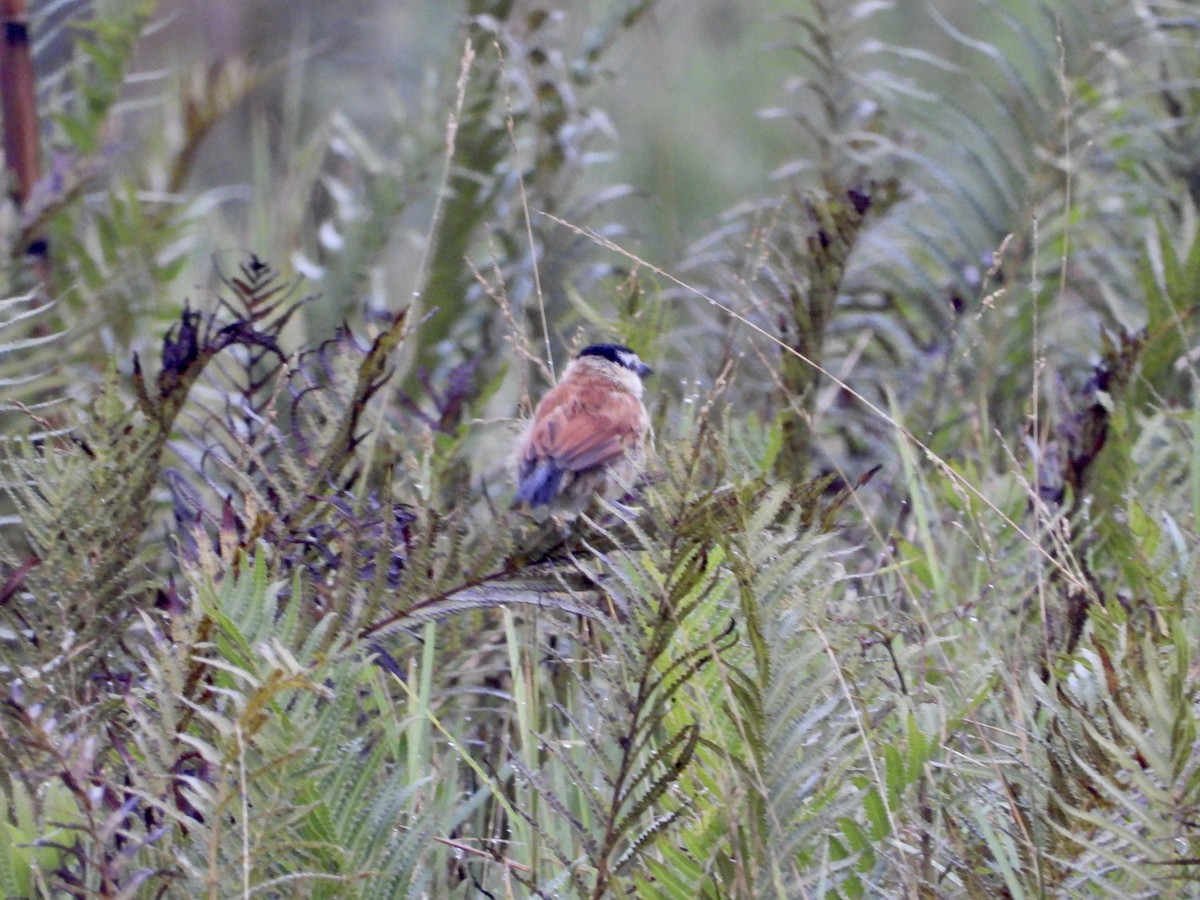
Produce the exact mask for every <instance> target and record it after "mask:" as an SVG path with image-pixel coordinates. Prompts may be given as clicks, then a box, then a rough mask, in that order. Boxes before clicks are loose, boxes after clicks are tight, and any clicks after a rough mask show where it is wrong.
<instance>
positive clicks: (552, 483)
mask: <svg viewBox="0 0 1200 900" xmlns="http://www.w3.org/2000/svg"><path fill="white" fill-rule="evenodd" d="M650 371H651V370H650V367H649V366H647V365H646V364H645V363H643V362H642V361H641V360H640V359H638V357H637V354H636V353H634V352H633V351H632V350H630V349H629V348H628V347H622V346H620V345H619V344H593V345H592V346H590V347H584V348H583V350H581V351H580V352H579V356H577V357H576V358H575V359H573V360H571V363H570V365H568V366H567V369H566V371H565V372H563V377H562V379H561V380H560V381H559V382H558V384H556V385H555V386H554V387H553V388H551V389H550V391H549V393H547V394H546V396H545V397H543V398H542V401H541V402H540V403H539V404H538V405H537V409H535V410H534V412H533V420H532V421H531V422H530V423H529V427H528V428H527V429H526V430H525V435H524V437H522V439H521V443H520V446H519V450H518V453H519V456H518V459H517V496H516V499H515V500H514V501H513V504H514V505H519V504H522V503H525V504H528V505H529V507H530V509H531V510H533V511H534V512H535V513H536V512H539V511H540V510H539V507H546V508H547V511H548V512H549V513H550V514H552V515H558V516H566V517H573V516H577V515H579V514H580V513H581V512H583V511H584V510H585V509H586V508H587V506H588V504H589V503H591V501H592V499H593V498H594V497H601V498H603V499H606V500H614V501H615V500H616V499H617V498H618V497H620V496H621V495H622V494H624V493H626V492H627V491H628V490H629V488H630V486H631V485H632V484H633V480H634V478H635V477H637V474H638V471H639V470H640V469H641V466H642V462H643V460H644V459H645V455H646V436H647V434H648V433H649V431H650V416H649V415H648V414H647V412H646V407H645V405H644V404H643V403H642V377H643V376H645V375H649V374H650Z"/></svg>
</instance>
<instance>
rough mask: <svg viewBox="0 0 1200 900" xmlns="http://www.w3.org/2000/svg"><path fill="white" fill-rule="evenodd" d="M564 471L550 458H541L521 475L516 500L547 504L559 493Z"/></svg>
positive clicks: (534, 504) (535, 504) (517, 501)
mask: <svg viewBox="0 0 1200 900" xmlns="http://www.w3.org/2000/svg"><path fill="white" fill-rule="evenodd" d="M564 471H565V470H564V469H562V468H560V467H559V466H556V465H555V464H554V463H553V462H551V461H550V460H548V459H539V460H538V461H537V463H536V464H535V465H534V467H533V468H532V469H530V470H529V471H528V472H525V473H524V474H523V475H522V476H521V483H520V485H519V486H518V487H517V496H516V500H515V501H514V502H516V503H528V504H529V505H530V506H546V505H547V504H549V503H550V501H551V500H553V499H554V498H555V497H556V496H557V495H558V488H559V485H561V484H562V477H563V472H564Z"/></svg>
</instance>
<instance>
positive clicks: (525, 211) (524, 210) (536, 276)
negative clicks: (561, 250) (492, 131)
mask: <svg viewBox="0 0 1200 900" xmlns="http://www.w3.org/2000/svg"><path fill="white" fill-rule="evenodd" d="M493 45H494V46H495V48H496V56H497V58H498V59H499V61H500V72H501V75H502V76H503V75H504V74H505V68H504V50H503V49H502V48H501V47H500V43H499V41H494V42H493ZM501 80H502V83H503V84H504V85H505V87H504V114H505V115H504V127H505V129H506V130H507V131H508V140H509V143H511V144H512V149H513V159H514V160H515V165H514V166H513V170H514V171H515V172H516V173H517V189H518V191H520V194H521V217H522V218H523V219H524V220H525V239H526V240H527V241H528V242H529V268H530V269H531V270H532V271H533V291H534V295H535V296H536V297H537V303H538V314H539V315H540V316H541V317H542V340H543V341H544V342H545V344H546V365H547V366H549V368H550V380H551V382H552V383H553V382H555V381H557V380H558V375H557V373H556V372H555V369H554V351H553V349H552V348H551V346H550V323H549V321H548V320H547V319H546V298H545V296H544V295H543V294H542V276H541V273H540V271H539V269H538V258H537V242H536V241H535V240H534V239H533V219H532V217H531V216H530V215H529V196H528V195H527V193H526V191H525V172H524V170H523V169H522V168H521V149H520V147H518V146H517V134H516V126H515V124H514V121H513V105H512V94H511V93H510V92H509V90H508V79H507V78H504V77H502V79H501Z"/></svg>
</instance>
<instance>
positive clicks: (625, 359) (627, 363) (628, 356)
mask: <svg viewBox="0 0 1200 900" xmlns="http://www.w3.org/2000/svg"><path fill="white" fill-rule="evenodd" d="M617 357H618V358H619V359H620V360H621V365H623V366H624V367H625V368H627V369H632V370H633V371H635V372H636V371H637V370H638V369H639V368H640V364H641V360H640V359H638V358H637V354H636V353H628V352H626V351H625V350H618V351H617Z"/></svg>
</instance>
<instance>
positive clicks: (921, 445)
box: [541, 212, 1091, 593]
mask: <svg viewBox="0 0 1200 900" xmlns="http://www.w3.org/2000/svg"><path fill="white" fill-rule="evenodd" d="M541 214H542V215H543V216H545V217H546V218H548V219H550V220H551V221H553V222H555V223H557V224H559V225H562V226H563V227H564V228H569V229H571V230H572V231H574V232H575V233H576V234H578V235H581V236H582V237H586V238H588V239H589V240H591V241H593V242H594V243H596V244H597V245H598V246H601V247H603V248H605V249H606V250H611V251H612V252H614V253H617V254H620V255H621V256H623V257H625V258H626V259H629V260H631V261H634V262H637V263H638V264H639V265H642V266H645V267H646V268H647V269H649V270H650V271H651V272H653V273H654V274H656V275H658V276H660V277H661V278H665V279H666V280H668V281H670V282H671V283H672V284H674V285H676V286H677V287H681V288H683V289H684V290H686V291H688V292H689V293H692V294H694V295H695V296H697V297H699V298H700V299H702V300H706V301H707V302H708V303H709V304H710V305H712V306H715V307H717V308H719V309H721V310H722V311H724V312H725V313H726V314H727V315H729V316H732V317H733V318H734V319H736V320H737V321H738V322H740V323H741V324H742V325H744V326H746V327H747V328H749V329H751V330H752V331H754V332H756V333H757V334H759V335H761V336H762V337H764V338H766V339H767V340H769V341H771V342H772V343H774V344H776V345H778V346H779V347H780V349H782V350H784V351H785V352H787V353H790V354H792V355H793V356H795V357H796V358H797V359H799V360H800V361H801V362H803V363H805V364H806V365H809V366H812V367H813V368H814V369H815V370H816V371H818V372H819V373H820V374H821V375H823V376H824V377H826V378H828V379H829V380H830V381H833V382H834V383H836V384H838V385H839V387H841V389H842V390H844V391H845V392H846V393H848V394H849V395H850V396H852V397H854V399H855V400H857V401H858V402H859V403H861V404H862V405H863V406H864V407H866V408H867V409H868V410H869V411H870V412H872V413H873V414H875V415H876V416H878V417H879V418H880V419H882V420H883V421H884V422H886V423H887V424H888V425H890V426H891V427H893V428H895V429H896V431H897V432H898V433H899V434H901V435H903V437H904V439H905V440H907V441H908V442H909V443H911V444H912V445H913V446H914V447H916V448H917V449H918V450H920V451H921V452H922V453H923V454H924V455H925V457H926V458H927V459H928V460H929V461H930V462H931V463H933V465H934V468H936V469H937V470H938V471H940V472H941V473H942V474H943V475H945V476H946V477H947V478H948V479H950V480H952V481H955V482H957V483H959V484H961V485H962V486H963V487H964V488H965V489H966V490H967V491H969V492H970V493H971V494H972V495H973V496H974V497H975V498H976V499H978V500H979V501H980V502H981V503H983V504H984V506H986V507H987V508H988V509H990V510H991V511H992V512H993V513H995V514H996V516H998V517H999V519H1000V521H1002V522H1003V523H1004V524H1005V525H1007V526H1008V527H1009V528H1011V529H1013V531H1014V532H1015V533H1016V534H1017V535H1018V536H1019V537H1020V538H1021V539H1022V540H1024V541H1025V542H1026V543H1027V544H1029V546H1030V547H1032V548H1034V549H1035V550H1036V551H1037V552H1038V553H1041V554H1042V556H1044V557H1045V558H1046V561H1047V562H1048V563H1050V565H1051V566H1053V567H1054V568H1055V569H1058V570H1060V571H1061V572H1062V574H1063V576H1064V577H1066V578H1068V579H1070V580H1071V583H1072V586H1074V587H1077V588H1078V589H1079V590H1082V591H1085V592H1088V593H1091V586H1090V585H1089V584H1087V582H1086V581H1080V580H1078V579H1077V578H1076V576H1075V573H1073V572H1071V571H1069V570H1067V569H1066V568H1065V567H1063V566H1062V564H1061V563H1060V562H1059V561H1058V560H1056V559H1055V558H1054V557H1053V556H1052V555H1050V553H1048V552H1047V551H1046V550H1045V549H1044V548H1042V547H1041V546H1040V545H1039V544H1038V542H1037V540H1036V538H1035V537H1034V536H1033V535H1031V534H1029V532H1028V531H1026V530H1025V529H1024V528H1022V527H1021V526H1020V525H1018V524H1017V523H1016V522H1015V521H1014V520H1013V519H1012V517H1011V516H1009V515H1007V514H1006V513H1005V512H1004V511H1003V510H1002V509H1000V507H998V506H997V505H996V504H995V503H994V502H992V500H991V499H989V498H988V497H987V495H985V494H984V493H983V492H982V491H981V490H980V489H979V488H977V487H976V486H975V485H973V484H971V483H970V482H969V481H967V479H966V478H964V477H963V476H962V475H959V474H958V473H957V472H955V471H954V469H953V468H952V467H951V466H950V464H949V463H948V462H947V461H946V460H945V459H943V458H942V457H941V456H939V455H938V454H937V453H935V452H934V451H933V450H932V449H931V448H930V447H929V445H927V444H926V443H925V442H924V441H922V440H921V439H920V438H918V437H917V436H916V435H915V434H913V433H912V431H910V430H909V429H908V428H907V427H906V426H904V425H902V424H901V423H899V422H897V421H896V420H895V419H894V418H892V416H890V415H888V413H887V412H886V411H884V410H883V409H880V407H879V406H878V405H876V404H875V403H873V402H872V401H871V400H870V399H868V398H867V397H865V396H864V395H863V394H861V393H860V392H859V391H857V390H855V389H854V388H853V387H851V386H850V385H849V384H846V383H844V382H840V381H838V379H837V376H836V375H834V374H833V373H832V372H830V371H829V370H827V369H826V368H824V367H823V366H821V365H819V364H818V363H816V362H814V361H812V360H810V359H808V358H806V357H805V356H804V355H803V354H801V353H799V352H798V351H796V350H794V349H792V348H791V347H788V346H787V344H785V343H784V342H783V341H781V340H779V338H777V337H775V335H773V334H771V333H770V332H769V331H767V330H766V329H765V328H763V327H762V326H760V325H757V324H755V323H754V322H752V321H750V320H749V319H748V318H746V317H745V316H744V315H742V314H741V313H739V312H738V311H737V310H735V309H733V308H731V307H730V306H729V305H727V304H725V303H722V302H721V301H720V300H718V299H716V298H715V297H711V296H709V295H708V294H706V293H704V292H703V291H702V290H700V289H699V288H697V287H694V286H693V285H690V284H688V283H687V282H685V281H683V280H682V279H680V278H678V277H676V276H675V275H673V274H672V273H670V272H668V271H667V270H665V269H663V268H661V267H659V266H656V265H654V264H653V263H650V262H647V261H646V260H644V259H642V258H641V257H639V256H638V255H637V254H636V253H633V252H632V251H629V250H626V249H625V248H624V247H622V246H621V245H620V244H617V243H615V242H613V241H611V240H609V239H608V238H606V237H604V236H603V235H600V234H597V233H596V232H595V231H593V230H591V229H589V228H584V227H581V226H579V225H575V224H573V223H571V222H568V221H566V220H565V219H561V218H559V217H558V216H556V215H554V214H553V213H548V212H542V213H541Z"/></svg>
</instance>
